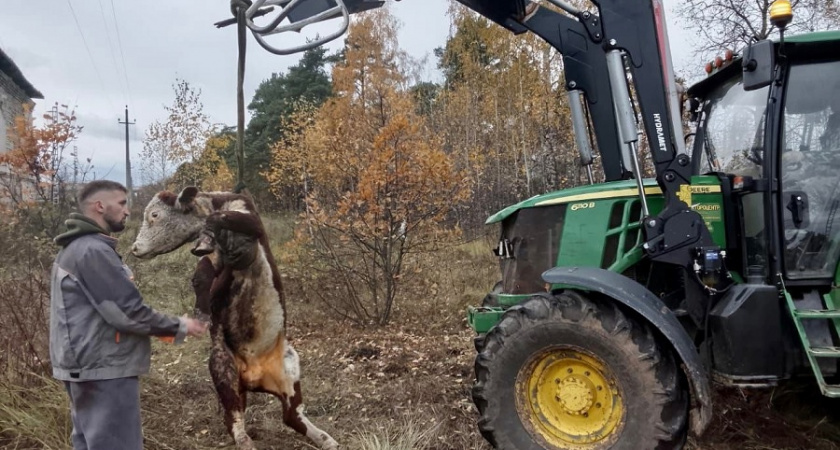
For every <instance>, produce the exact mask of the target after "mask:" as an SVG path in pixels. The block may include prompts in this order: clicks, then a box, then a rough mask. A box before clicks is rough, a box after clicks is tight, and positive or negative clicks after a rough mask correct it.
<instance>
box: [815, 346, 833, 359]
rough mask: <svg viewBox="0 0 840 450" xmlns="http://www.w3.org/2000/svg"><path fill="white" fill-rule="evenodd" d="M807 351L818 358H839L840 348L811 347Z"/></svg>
mask: <svg viewBox="0 0 840 450" xmlns="http://www.w3.org/2000/svg"><path fill="white" fill-rule="evenodd" d="M808 351H809V352H811V354H812V355H814V356H816V357H818V358H840V347H811V348H810V349H809V350H808Z"/></svg>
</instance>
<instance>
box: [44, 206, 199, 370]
mask: <svg viewBox="0 0 840 450" xmlns="http://www.w3.org/2000/svg"><path fill="white" fill-rule="evenodd" d="M65 224H66V225H67V227H68V229H69V231H67V232H66V233H64V234H61V235H59V236H58V237H56V238H55V242H56V243H58V244H59V245H61V246H62V247H63V248H62V249H61V251H60V252H59V254H58V256H57V257H56V260H55V264H54V265H53V270H52V291H51V295H50V297H51V306H50V359H51V361H52V366H53V376H54V377H55V378H57V379H59V380H63V381H89V380H107V379H113V378H123V377H134V376H138V375H143V374H146V373H148V371H149V363H150V359H151V343H150V340H149V336H162V337H172V336H174V337H175V342H176V343H180V342H182V341H183V339H184V337H185V336H186V331H187V330H186V323H185V321H183V320H178V319H176V318H173V317H170V316H166V315H164V314H161V313H158V312H156V311H154V310H153V309H152V308H150V307H149V306H147V305H145V304H144V303H143V298H142V296H141V295H140V292H139V291H138V290H137V287H136V286H135V285H134V281H133V280H132V279H133V277H132V274H131V271H130V270H129V269H128V267H127V266H126V265H125V264H123V262H122V259H121V258H120V255H119V254H118V253H117V251H116V245H117V240H116V239H114V238H113V237H111V236H109V235H108V234H107V233H106V232H105V231H104V230H102V229H101V228H100V227H99V226H98V225H97V224H96V222H94V221H93V220H91V219H89V218H87V217H85V216H83V215H81V214H72V215H71V216H70V219H69V220H67V221H66V222H65Z"/></svg>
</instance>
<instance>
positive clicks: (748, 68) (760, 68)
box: [741, 39, 775, 91]
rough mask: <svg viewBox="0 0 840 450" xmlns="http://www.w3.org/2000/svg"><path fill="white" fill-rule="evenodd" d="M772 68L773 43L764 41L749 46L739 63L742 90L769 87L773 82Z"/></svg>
mask: <svg viewBox="0 0 840 450" xmlns="http://www.w3.org/2000/svg"><path fill="white" fill-rule="evenodd" d="M774 66H775V57H774V53H773V41H771V40H769V39H765V40H763V41H758V42H756V43H754V44H751V45H749V46H748V47H747V49H746V50H745V51H744V59H743V61H742V62H741V68H742V70H743V71H744V90H745V91H753V90H756V89H761V88H763V87H765V86H769V85H770V83H771V82H772V81H773V69H774Z"/></svg>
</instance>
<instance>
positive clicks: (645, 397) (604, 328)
mask: <svg viewBox="0 0 840 450" xmlns="http://www.w3.org/2000/svg"><path fill="white" fill-rule="evenodd" d="M482 344H483V345H482V346H481V348H480V350H479V354H478V356H477V357H476V361H475V372H476V379H477V381H476V384H475V386H474V388H473V401H474V402H475V404H476V406H477V407H478V411H479V413H480V414H481V418H480V420H479V428H480V430H481V433H482V435H483V436H484V437H485V438H486V439H487V440H488V441H489V442H490V443H491V444H492V445H493V446H494V447H496V448H498V449H501V450H538V449H549V450H555V449H587V450H596V449H597V450H601V449H613V450H646V449H657V450H666V449H667V450H670V449H679V448H682V446H683V445H684V444H685V439H686V436H687V417H688V406H689V398H688V393H687V389H686V382H685V380H684V377H683V374H682V373H681V372H680V370H679V368H678V365H677V364H676V362H675V360H674V357H673V354H672V351H671V350H670V347H668V346H665V345H660V342H658V340H657V338H656V337H655V336H654V335H653V334H652V333H651V332H650V330H649V329H648V328H647V326H646V325H645V324H644V323H640V322H637V321H635V320H633V319H631V318H630V317H628V316H626V315H625V314H624V313H622V311H621V310H620V309H619V308H618V307H617V306H616V305H615V304H614V303H613V302H607V301H602V302H598V301H595V300H592V299H587V298H585V297H583V296H582V295H580V294H577V293H573V292H566V293H562V294H559V295H557V296H549V295H545V296H535V297H533V298H531V299H529V300H527V301H525V302H523V303H522V304H520V305H517V306H514V307H512V308H510V309H509V310H508V311H506V312H505V314H504V316H502V320H501V321H500V322H499V324H498V325H496V326H495V327H494V328H493V329H491V330H490V331H489V332H488V333H487V334H486V336H485V338H484V339H483V342H482ZM555 383H556V384H555ZM579 424H582V425H580V426H582V427H583V428H575V427H578V425H579Z"/></svg>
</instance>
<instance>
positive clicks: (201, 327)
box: [184, 317, 209, 337]
mask: <svg viewBox="0 0 840 450" xmlns="http://www.w3.org/2000/svg"><path fill="white" fill-rule="evenodd" d="M184 321H185V322H186V323H187V336H192V337H198V336H201V335H203V334H204V333H206V332H207V327H208V326H209V324H208V323H207V322H203V321H201V320H196V319H192V318H189V317H184Z"/></svg>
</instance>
